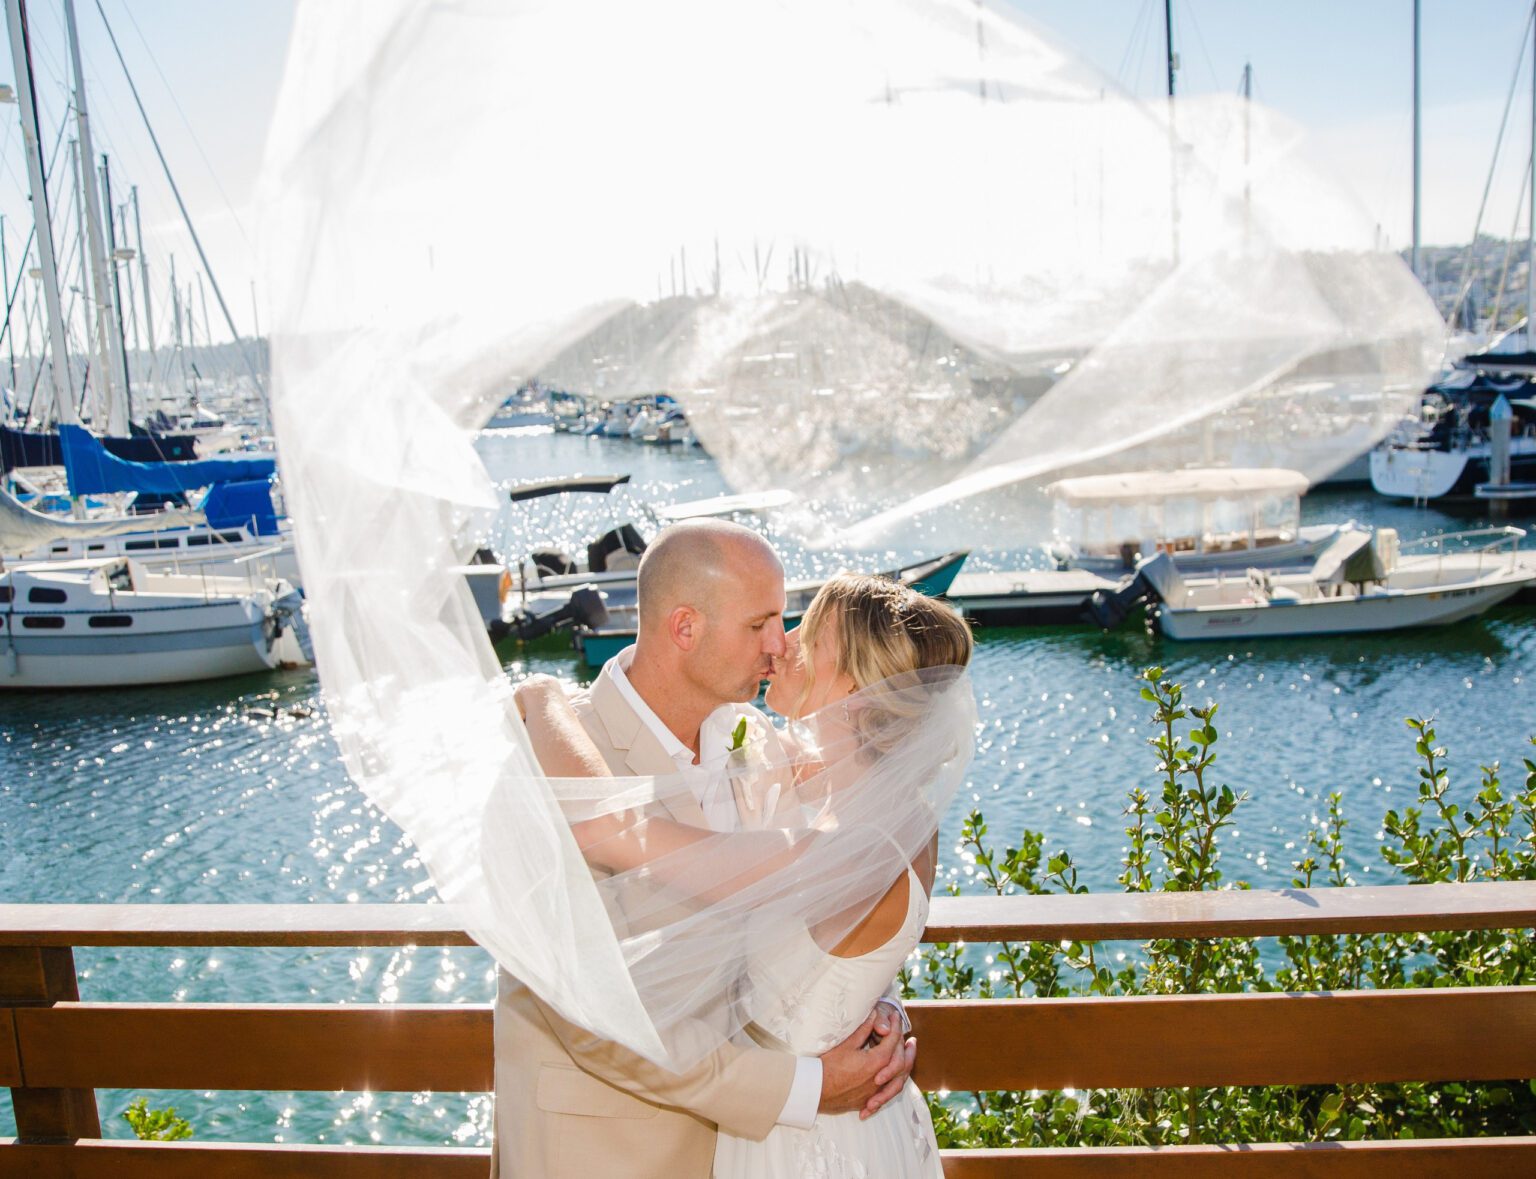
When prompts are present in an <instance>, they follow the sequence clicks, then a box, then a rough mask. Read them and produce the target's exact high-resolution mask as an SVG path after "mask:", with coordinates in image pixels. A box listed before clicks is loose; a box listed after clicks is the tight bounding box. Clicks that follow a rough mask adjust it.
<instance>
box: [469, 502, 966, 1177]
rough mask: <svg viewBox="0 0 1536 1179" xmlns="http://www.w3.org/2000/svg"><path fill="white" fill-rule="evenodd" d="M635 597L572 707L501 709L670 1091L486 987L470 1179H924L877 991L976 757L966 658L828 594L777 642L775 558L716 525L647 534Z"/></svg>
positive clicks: (923, 891)
mask: <svg viewBox="0 0 1536 1179" xmlns="http://www.w3.org/2000/svg"><path fill="white" fill-rule="evenodd" d="M638 596H639V602H638V607H639V629H638V634H637V637H636V641H635V644H634V646H632V647H630V648H628V649H627V650H625V651H623V652H621V653H620V654H619V655H617V656H615V657H614V658H613V659H611V660H610V661H609V662H608V664H607V665H606V666H605V667H604V668H603V669H602V672H601V673H600V674H599V675H598V677H597V679H596V681H595V682H594V683H593V685H592V687H591V689H590V691H588V692H585V693H580V694H577V695H575V696H573V697H567V695H566V693H565V692H564V691H563V689H562V688H561V686H560V684H559V683H558V682H557V681H556V680H554V679H552V678H550V677H547V676H534V677H531V678H530V679H528V680H526V681H524V682H523V683H522V684H521V685H520V686H519V687H518V689H517V692H516V698H517V704H518V709H519V711H520V712H521V713H522V715H523V717H524V722H525V724H526V726H527V732H528V737H529V739H530V742H531V745H532V748H533V752H534V754H535V755H536V757H537V758H538V761H539V764H540V767H541V768H542V770H543V773H544V774H545V775H547V777H548V778H549V780H550V785H551V786H552V787H553V788H554V791H555V795H556V798H557V799H558V800H559V803H560V807H561V811H562V814H563V815H564V817H565V818H566V820H567V822H568V823H569V824H570V829H571V832H572V834H573V836H574V838H575V843H576V845H577V846H578V847H579V848H580V850H581V853H582V855H583V857H584V858H585V859H586V861H587V863H588V864H589V865H590V867H591V869H592V873H593V876H594V878H595V880H596V881H597V885H598V889H599V892H600V893H601V895H602V899H603V903H604V905H605V906H606V908H607V911H608V913H609V915H610V917H611V918H612V920H613V923H614V928H615V931H616V932H617V933H618V935H619V943H620V946H621V948H622V952H623V954H624V958H625V963H626V965H627V967H628V970H629V975H630V977H631V978H632V979H633V980H634V983H635V987H636V989H637V991H638V992H639V994H640V996H641V998H642V1000H643V1001H644V1003H645V1009H646V1011H647V1012H648V1013H650V1014H651V1015H652V1017H653V1018H654V1019H655V1021H656V1024H657V1027H658V1029H659V1030H660V1031H661V1034H662V1035H663V1037H664V1039H665V1041H666V1046H667V1053H666V1060H667V1065H668V1066H669V1067H663V1065H662V1064H659V1063H657V1062H656V1061H654V1060H652V1059H648V1058H647V1057H644V1056H641V1055H639V1054H637V1053H636V1052H633V1051H631V1050H630V1049H628V1048H624V1047H621V1046H619V1045H617V1044H614V1043H612V1042H609V1041H605V1040H601V1039H599V1038H597V1037H596V1036H595V1035H593V1034H591V1033H589V1032H587V1031H586V1030H585V1029H583V1028H582V1027H580V1026H579V1025H578V1024H576V1023H573V1022H571V1021H568V1020H567V1019H565V1018H564V1017H563V1016H561V1015H560V1014H559V1013H557V1012H556V1011H555V1010H554V1008H553V1007H552V1006H551V1005H550V1004H548V1003H546V1002H545V1001H544V1000H542V999H541V998H540V997H538V996H537V995H535V994H534V993H533V992H532V991H531V990H530V989H529V988H527V987H526V986H524V985H523V984H521V983H520V982H518V981H517V980H516V979H514V978H513V977H512V976H511V975H510V974H508V973H507V972H506V971H504V970H503V971H501V972H500V975H499V985H498V994H497V1000H496V1008H495V1076H496V1119H495V1120H496V1134H495V1152H494V1154H493V1164H492V1173H493V1177H494V1179H531V1177H535V1176H537V1177H548V1179H562V1177H565V1176H570V1177H573V1179H574V1177H577V1176H580V1177H582V1179H586V1177H587V1176H592V1175H613V1176H626V1177H634V1179H707V1177H709V1176H711V1175H712V1176H714V1177H715V1179H790V1177H798V1176H802V1175H806V1176H809V1175H817V1176H829V1177H834V1179H835V1177H847V1179H854V1177H856V1176H867V1177H870V1179H873V1177H875V1176H879V1177H881V1179H919V1177H921V1179H939V1177H940V1176H941V1175H942V1166H941V1163H940V1158H939V1153H938V1147H937V1144H936V1141H935V1138H934V1133H933V1125H932V1122H931V1120H930V1117H929V1113H928V1109H927V1106H926V1104H925V1102H924V1099H923V1097H922V1095H921V1093H920V1092H919V1091H918V1089H917V1087H916V1086H915V1085H914V1084H913V1083H912V1081H911V1079H910V1074H911V1071H912V1067H913V1064H914V1061H915V1059H916V1052H917V1046H916V1041H915V1040H913V1039H911V1038H910V1037H909V1036H908V1033H909V1032H910V1025H909V1023H908V1022H907V1019H906V1014H905V1012H904V1010H903V1009H902V1005H901V1002H900V1000H899V998H898V997H897V996H898V992H899V986H898V984H897V975H898V972H899V971H900V969H901V967H902V964H903V963H904V962H905V961H906V959H907V957H908V956H909V955H910V954H911V952H912V950H913V949H914V948H915V946H916V945H917V943H918V939H919V937H920V935H921V934H922V931H923V928H924V925H925V923H926V919H927V914H928V901H929V896H930V894H931V892H932V888H933V878H934V872H935V867H936V859H937V845H938V824H939V820H940V819H941V817H942V814H943V811H944V809H945V807H946V805H947V803H948V801H949V799H950V798H952V797H953V793H954V791H955V789H956V788H957V787H958V785H959V782H960V780H961V779H962V778H963V776H964V773H965V770H966V768H967V766H968V764H969V761H970V757H971V754H972V752H973V747H974V726H975V702H974V698H973V695H972V691H971V686H970V683H969V679H968V678H967V676H966V674H965V671H964V668H965V667H966V665H967V664H968V663H969V661H970V657H971V650H972V640H971V634H970V630H969V629H968V627H967V626H966V624H965V622H964V621H963V620H962V619H961V618H960V616H959V615H958V613H956V612H955V611H954V610H953V609H951V608H950V607H948V606H947V605H944V604H943V603H940V602H936V601H934V600H932V599H930V598H927V597H924V596H923V595H921V594H919V593H917V592H915V591H913V590H911V589H909V588H907V587H905V586H902V585H900V584H899V583H897V582H895V581H892V580H889V579H885V578H879V577H866V576H855V575H849V574H844V575H841V576H838V577H835V578H833V579H832V580H831V581H829V582H828V583H827V584H826V585H825V586H824V587H823V588H822V589H821V591H820V592H819V593H818V594H817V595H816V598H815V600H814V601H813V602H812V603H811V605H810V607H809V608H808V609H807V610H806V612H805V615H804V619H803V621H802V624H801V625H800V627H799V628H798V629H796V630H793V631H791V632H789V633H788V634H786V632H785V628H784V609H785V590H784V570H783V567H782V565H781V564H780V562H779V560H778V557H777V556H776V555H775V553H774V551H773V549H772V547H771V546H770V545H769V544H768V543H767V542H766V541H765V540H763V538H762V537H760V536H758V535H757V534H756V533H754V532H752V531H751V530H749V529H746V528H743V527H740V526H738V525H735V524H729V523H725V522H722V521H714V520H708V521H687V522H683V523H679V524H674V525H672V526H670V527H668V528H666V529H665V530H663V532H662V533H661V535H660V536H659V537H658V539H657V540H656V541H655V543H653V544H652V545H651V546H650V547H649V548H648V549H647V550H646V553H645V555H644V557H643V559H642V561H641V563H640V568H639V573H638ZM765 680H766V681H767V682H768V690H767V697H766V701H767V705H768V707H769V708H770V709H772V710H773V711H774V712H775V713H777V714H778V715H779V716H780V717H781V718H783V719H784V723H783V725H782V727H780V726H776V725H775V724H773V723H770V722H769V720H768V718H767V717H765V716H764V715H763V714H762V713H761V712H759V711H758V710H757V709H756V708H755V707H754V706H753V701H755V699H756V697H757V694H758V691H759V688H760V686H761V684H762V682H763V681H765Z"/></svg>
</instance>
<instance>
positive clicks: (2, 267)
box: [0, 213, 25, 408]
mask: <svg viewBox="0 0 1536 1179" xmlns="http://www.w3.org/2000/svg"><path fill="white" fill-rule="evenodd" d="M23 261H25V259H23ZM23 269H25V267H23ZM0 274H3V275H4V276H5V292H6V301H7V302H8V303H10V302H14V300H13V299H12V298H11V290H12V287H11V264H10V262H8V261H7V260H6V257H5V214H4V213H0ZM15 289H16V290H18V291H19V290H20V289H21V278H20V276H19V275H18V276H17V281H16V288H15ZM14 310H15V308H14V307H7V308H6V310H5V318H6V331H5V343H6V347H7V348H9V349H10V353H11V380H10V384H9V385H8V386H7V387H8V388H9V389H10V391H11V393H12V395H15V393H16V324H15V321H14V320H12V319H11V314H12V312H13V311H14ZM18 408H19V407H18Z"/></svg>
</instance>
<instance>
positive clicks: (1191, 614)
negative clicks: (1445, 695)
mask: <svg viewBox="0 0 1536 1179" xmlns="http://www.w3.org/2000/svg"><path fill="white" fill-rule="evenodd" d="M1533 582H1536V570H1532V569H1531V568H1530V567H1528V566H1524V565H1522V566H1518V567H1515V568H1512V569H1508V570H1505V571H1501V572H1494V573H1490V574H1488V575H1487V576H1485V577H1480V578H1477V579H1475V580H1464V581H1459V582H1450V583H1448V584H1444V585H1439V586H1427V587H1423V588H1415V589H1393V588H1391V585H1390V581H1389V582H1388V584H1387V586H1386V587H1385V588H1376V589H1368V590H1367V591H1366V592H1365V593H1362V594H1358V595H1357V594H1353V593H1346V594H1343V595H1341V596H1339V597H1327V596H1323V597H1306V598H1302V599H1300V600H1295V601H1284V600H1270V601H1254V600H1247V601H1237V602H1232V603H1222V602H1218V603H1214V604H1209V605H1189V606H1177V605H1170V604H1169V603H1167V602H1164V603H1163V604H1162V606H1161V607H1160V608H1159V613H1158V620H1159V625H1160V626H1161V627H1162V631H1163V634H1165V635H1166V636H1168V637H1169V638H1170V639H1178V640H1199V639H1226V638H1231V637H1233V636H1237V637H1241V638H1290V637H1297V636H1302V635H1339V634H1369V633H1371V632H1374V631H1388V630H1408V629H1411V628H1414V627H1424V626H1448V625H1450V624H1451V623H1455V622H1461V621H1462V620H1464V619H1467V618H1475V617H1477V616H1478V615H1480V614H1482V613H1484V612H1486V611H1487V610H1489V609H1491V608H1493V607H1494V606H1497V605H1498V604H1499V603H1500V602H1504V601H1507V600H1508V599H1510V598H1512V597H1514V596H1515V594H1517V593H1519V592H1520V591H1521V590H1522V589H1523V588H1525V587H1526V586H1527V585H1530V584H1532V583H1533ZM1233 589H1234V592H1240V591H1239V590H1238V589H1237V587H1233ZM1195 594H1196V595H1198V596H1205V597H1209V596H1211V595H1210V594H1208V593H1202V592H1201V591H1199V590H1196V591H1195Z"/></svg>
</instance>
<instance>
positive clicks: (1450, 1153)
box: [944, 1138, 1536, 1179]
mask: <svg viewBox="0 0 1536 1179" xmlns="http://www.w3.org/2000/svg"><path fill="white" fill-rule="evenodd" d="M1532 1174H1536V1138H1437V1139H1419V1140H1409V1141H1396V1140H1394V1141H1386V1142H1305V1143H1290V1142H1263V1143H1252V1144H1242V1145H1233V1146H1125V1147H1078V1148H1067V1149H1055V1150H947V1151H945V1152H944V1176H945V1179H1383V1177H1384V1176H1387V1177H1390V1179H1451V1177H1453V1176H1455V1177H1458V1179H1459V1177H1460V1176H1473V1175H1475V1176H1477V1177H1478V1179H1529V1177H1530V1176H1531V1175H1532Z"/></svg>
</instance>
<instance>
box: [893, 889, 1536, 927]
mask: <svg viewBox="0 0 1536 1179" xmlns="http://www.w3.org/2000/svg"><path fill="white" fill-rule="evenodd" d="M1533 927H1536V881H1528V880H1517V881H1496V882H1490V883H1480V884H1393V885H1381V886H1373V887H1370V888H1355V887H1348V888H1307V889H1302V888H1281V889H1262V890H1261V889H1228V890H1226V891H1222V892H1156V893H1109V892H1106V893H1080V894H1077V895H1050V896H1010V897H935V898H934V902H933V911H932V913H931V914H930V916H929V919H928V928H927V930H926V931H925V932H924V934H923V940H924V941H929V942H954V941H968V942H987V941H1061V940H1068V941H1083V942H1088V941H1140V940H1142V939H1145V938H1154V937H1173V938H1196V937H1276V936H1279V935H1280V934H1302V933H1386V932H1392V933H1424V932H1429V931H1432V930H1443V929H1530V928H1533Z"/></svg>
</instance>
